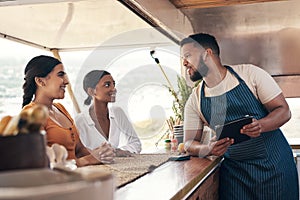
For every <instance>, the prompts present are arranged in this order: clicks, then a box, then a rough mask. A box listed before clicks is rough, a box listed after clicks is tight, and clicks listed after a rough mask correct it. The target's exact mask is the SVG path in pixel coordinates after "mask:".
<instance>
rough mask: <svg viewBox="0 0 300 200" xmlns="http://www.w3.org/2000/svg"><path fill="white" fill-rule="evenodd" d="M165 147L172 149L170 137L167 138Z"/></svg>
mask: <svg viewBox="0 0 300 200" xmlns="http://www.w3.org/2000/svg"><path fill="white" fill-rule="evenodd" d="M165 149H167V150H170V149H171V140H169V139H167V140H165Z"/></svg>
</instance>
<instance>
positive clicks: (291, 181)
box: [180, 33, 299, 200]
mask: <svg viewBox="0 0 300 200" xmlns="http://www.w3.org/2000/svg"><path fill="white" fill-rule="evenodd" d="M180 45H181V56H182V59H183V65H184V66H185V68H186V70H187V73H188V74H189V76H190V79H191V80H192V81H197V80H200V79H202V80H203V81H202V82H201V83H200V84H199V85H198V87H197V88H195V89H194V91H193V93H192V94H191V96H190V98H189V100H188V101H187V103H186V106H185V117H184V119H185V121H184V127H185V133H184V141H185V149H186V150H187V152H188V153H189V154H191V155H193V156H202V157H203V156H208V155H214V156H223V157H224V160H223V162H222V163H221V167H220V186H219V196H220V199H237V200H240V199H256V200H257V199H295V200H296V199H298V198H299V197H298V196H299V187H298V175H297V170H296V165H295V162H294V159H293V154H292V150H291V148H290V146H289V144H288V142H287V141H286V139H285V137H284V135H283V134H282V132H281V130H280V129H279V128H280V127H281V126H282V125H283V124H285V123H286V122H287V121H288V120H289V119H290V117H291V113H290V110H289V106H288V104H287V102H286V100H285V98H284V96H283V94H282V91H281V89H280V88H279V86H278V85H277V84H276V82H275V81H274V80H273V78H272V77H271V76H270V75H269V74H268V73H267V72H265V71H264V70H262V69H261V68H259V67H256V66H254V65H251V64H242V65H234V66H225V65H223V64H222V63H221V59H220V57H219V56H220V49H219V46H218V43H217V41H216V39H215V37H214V36H212V35H209V34H204V33H199V34H195V35H190V36H189V37H187V38H185V39H183V40H182V41H181V44H180ZM245 115H251V116H253V120H252V123H250V124H248V125H245V126H244V127H243V128H242V129H241V130H240V133H241V134H245V135H248V136H249V137H250V138H251V139H250V140H247V141H244V142H241V143H237V144H235V141H234V139H232V138H223V139H220V140H218V138H216V137H213V138H212V140H211V141H210V142H209V143H208V144H204V143H202V142H201V141H202V140H201V139H202V137H203V134H205V132H203V128H204V126H205V125H207V126H209V127H211V128H214V127H215V126H216V125H218V124H225V123H228V122H230V121H233V120H236V119H239V118H242V117H243V116H245Z"/></svg>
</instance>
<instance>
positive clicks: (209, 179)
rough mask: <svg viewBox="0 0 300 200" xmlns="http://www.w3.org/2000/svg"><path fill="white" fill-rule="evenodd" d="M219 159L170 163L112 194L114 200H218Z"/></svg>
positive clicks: (195, 159)
mask: <svg viewBox="0 0 300 200" xmlns="http://www.w3.org/2000/svg"><path fill="white" fill-rule="evenodd" d="M220 161H221V158H196V157H192V158H191V160H188V161H169V162H167V163H165V164H163V165H161V166H160V167H158V168H156V169H155V170H154V171H153V172H151V173H148V174H146V175H144V176H143V177H141V178H139V179H137V180H136V181H134V182H132V183H129V184H127V185H125V186H123V187H121V188H119V189H117V191H116V192H115V199H116V200H120V199H122V200H123V199H128V200H135V199H136V200H141V199H143V200H146V199H151V200H154V199H155V200H159V199H161V200H167V199H176V200H177V199H210V200H213V199H218V185H219V173H218V172H219V163H220Z"/></svg>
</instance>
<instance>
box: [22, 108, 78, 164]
mask: <svg viewBox="0 0 300 200" xmlns="http://www.w3.org/2000/svg"><path fill="white" fill-rule="evenodd" d="M34 104H35V103H34V102H31V103H30V104H28V105H26V106H25V107H24V108H23V109H28V108H31V107H32V106H33V105H34ZM53 105H54V106H55V107H56V108H57V109H58V110H59V111H61V112H62V113H63V114H64V115H65V116H66V117H67V118H68V119H69V120H70V121H71V122H72V125H71V127H61V126H60V125H58V124H57V123H56V122H55V121H53V120H52V119H51V118H50V117H49V118H48V120H47V122H46V124H45V125H44V130H45V131H46V133H47V134H46V137H47V145H48V146H51V145H52V144H54V143H58V144H60V145H63V146H64V147H65V148H66V149H67V151H68V158H67V159H75V158H76V152H75V150H76V144H77V143H78V142H79V136H78V131H77V128H76V126H75V123H74V120H73V119H72V117H71V115H70V114H69V113H68V111H67V110H66V109H65V107H64V106H63V105H62V104H60V103H53Z"/></svg>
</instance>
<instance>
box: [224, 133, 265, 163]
mask: <svg viewBox="0 0 300 200" xmlns="http://www.w3.org/2000/svg"><path fill="white" fill-rule="evenodd" d="M224 156H225V157H227V158H229V159H233V160H253V159H262V158H266V156H267V152H266V148H265V143H264V139H263V137H258V138H252V139H250V140H247V141H245V142H242V143H239V144H236V145H233V146H230V147H229V148H228V151H227V152H226V154H225V155H224Z"/></svg>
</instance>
